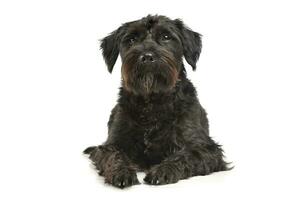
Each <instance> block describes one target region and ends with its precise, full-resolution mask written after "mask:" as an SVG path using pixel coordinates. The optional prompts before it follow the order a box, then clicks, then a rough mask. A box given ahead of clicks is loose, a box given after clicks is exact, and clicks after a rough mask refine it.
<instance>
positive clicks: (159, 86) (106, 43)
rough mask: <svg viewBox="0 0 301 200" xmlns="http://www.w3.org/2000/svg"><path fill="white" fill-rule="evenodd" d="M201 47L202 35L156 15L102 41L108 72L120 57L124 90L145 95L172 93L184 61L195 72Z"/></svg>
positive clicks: (134, 23) (136, 22)
mask: <svg viewBox="0 0 301 200" xmlns="http://www.w3.org/2000/svg"><path fill="white" fill-rule="evenodd" d="M201 47H202V43H201V37H200V34H198V33H196V32H194V31H192V30H190V29H189V28H187V27H186V26H185V25H184V24H183V22H182V21H181V20H179V19H176V20H171V19H169V18H167V17H164V16H157V15H156V16H150V15H149V16H147V17H145V18H142V19H141V20H137V21H133V22H128V23H125V24H123V25H122V26H121V27H119V28H118V29H117V30H115V31H114V32H112V33H111V34H110V35H109V36H107V37H105V38H104V39H103V40H102V42H101V48H102V50H103V56H104V59H105V61H106V64H107V66H108V70H109V72H112V70H113V66H114V64H115V62H116V60H117V57H118V55H119V54H120V56H121V60H122V68H121V70H122V79H123V84H124V86H125V89H126V90H128V91H130V92H133V93H135V94H143V95H145V94H149V93H161V92H166V91H168V90H171V89H172V88H173V87H174V86H175V84H176V82H177V81H178V80H179V74H180V72H182V71H184V70H185V69H184V66H183V61H182V58H183V57H185V59H186V61H187V62H188V64H190V65H191V66H192V68H193V70H195V69H196V62H197V60H198V58H199V55H200V52H201Z"/></svg>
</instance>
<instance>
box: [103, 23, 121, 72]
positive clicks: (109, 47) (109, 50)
mask: <svg viewBox="0 0 301 200" xmlns="http://www.w3.org/2000/svg"><path fill="white" fill-rule="evenodd" d="M122 30H123V27H120V28H118V29H117V30H115V31H113V32H112V33H110V34H109V35H108V36H107V37H105V38H103V39H102V40H101V44H100V48H101V49H102V55H103V57H104V59H105V62H106V64H107V67H108V71H109V72H110V73H111V72H112V70H113V67H114V65H115V62H116V60H117V58H118V55H119V45H120V41H121V33H122Z"/></svg>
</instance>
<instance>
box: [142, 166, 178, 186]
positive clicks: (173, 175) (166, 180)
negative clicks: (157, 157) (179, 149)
mask: <svg viewBox="0 0 301 200" xmlns="http://www.w3.org/2000/svg"><path fill="white" fill-rule="evenodd" d="M179 179H180V176H179V174H178V173H177V172H176V170H175V169H174V166H172V165H171V164H161V165H156V166H154V167H153V168H151V169H150V171H149V172H148V173H147V174H146V176H145V178H144V181H145V182H146V183H147V184H151V185H164V184H171V183H176V182H178V181H179Z"/></svg>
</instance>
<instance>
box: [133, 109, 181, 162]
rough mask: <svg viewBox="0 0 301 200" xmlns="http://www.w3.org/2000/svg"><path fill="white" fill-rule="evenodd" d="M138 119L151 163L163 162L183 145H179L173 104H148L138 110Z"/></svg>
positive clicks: (142, 140) (145, 149)
mask: <svg viewBox="0 0 301 200" xmlns="http://www.w3.org/2000/svg"><path fill="white" fill-rule="evenodd" d="M138 113H139V115H137V116H136V117H137V118H136V119H135V120H137V124H138V126H139V130H140V131H139V133H138V134H141V135H143V137H141V140H140V142H141V143H143V145H142V146H143V149H141V151H143V154H144V156H145V157H146V158H147V159H148V160H149V162H151V163H157V162H161V160H162V159H164V158H165V157H166V156H168V155H170V154H172V153H174V152H176V151H177V150H178V149H180V148H181V147H180V146H179V145H178V144H179V142H178V140H179V137H180V136H179V135H178V132H177V130H176V128H175V127H176V126H175V121H176V113H175V108H174V106H173V105H172V104H169V105H154V104H148V105H147V106H145V107H143V108H141V109H140V110H139V112H137V114H138Z"/></svg>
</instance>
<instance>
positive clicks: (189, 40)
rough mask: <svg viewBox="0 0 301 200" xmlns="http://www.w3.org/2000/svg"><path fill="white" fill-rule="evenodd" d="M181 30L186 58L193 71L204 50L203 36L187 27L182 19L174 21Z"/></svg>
mask: <svg viewBox="0 0 301 200" xmlns="http://www.w3.org/2000/svg"><path fill="white" fill-rule="evenodd" d="M174 22H175V25H176V26H177V28H178V29H179V35H180V38H181V41H182V45H183V53H184V57H185V59H186V61H187V63H188V64H189V65H191V67H192V69H193V70H195V69H196V63H197V61H198V59H199V56H200V53H201V50H202V40H201V36H202V35H201V34H199V33H197V32H194V31H192V30H191V29H190V28H188V27H186V26H185V25H184V23H183V22H182V21H181V20H180V19H176V20H174Z"/></svg>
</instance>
